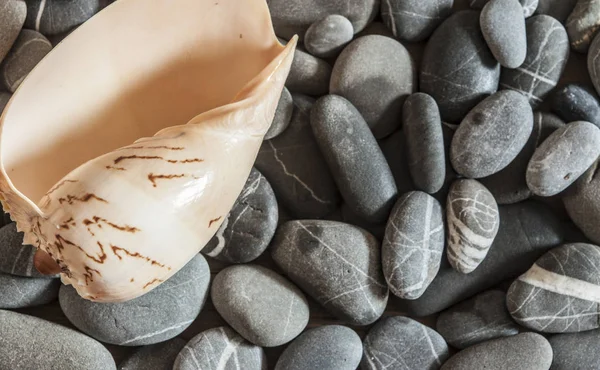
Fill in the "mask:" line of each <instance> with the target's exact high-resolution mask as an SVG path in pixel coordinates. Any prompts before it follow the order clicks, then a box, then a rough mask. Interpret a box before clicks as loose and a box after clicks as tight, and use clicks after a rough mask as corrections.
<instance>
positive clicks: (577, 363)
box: [548, 330, 600, 370]
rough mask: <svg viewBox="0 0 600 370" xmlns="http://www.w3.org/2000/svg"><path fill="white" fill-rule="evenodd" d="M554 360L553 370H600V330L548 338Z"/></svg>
mask: <svg viewBox="0 0 600 370" xmlns="http://www.w3.org/2000/svg"><path fill="white" fill-rule="evenodd" d="M548 342H550V345H551V346H552V352H553V354H554V358H553V360H552V367H551V369H552V370H573V369H599V368H600V357H598V342H600V330H589V331H584V332H581V333H566V334H556V335H553V336H551V337H550V338H548Z"/></svg>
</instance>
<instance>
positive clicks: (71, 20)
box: [25, 0, 102, 36]
mask: <svg viewBox="0 0 600 370" xmlns="http://www.w3.org/2000/svg"><path fill="white" fill-rule="evenodd" d="M101 2H102V1H101V0H27V20H26V21H25V27H27V28H30V29H32V30H36V31H38V32H41V33H43V34H44V35H47V36H49V35H56V34H59V33H63V32H67V31H69V30H71V29H72V28H74V27H76V26H79V25H80V24H82V23H83V22H85V21H87V20H88V19H89V18H91V17H92V16H93V15H94V14H96V13H97V12H98V11H99V10H100V4H101Z"/></svg>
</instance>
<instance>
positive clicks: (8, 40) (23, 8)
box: [0, 0, 27, 112]
mask: <svg viewBox="0 0 600 370" xmlns="http://www.w3.org/2000/svg"><path fill="white" fill-rule="evenodd" d="M26 16H27V5H26V4H25V2H24V1H19V0H0V63H1V62H2V59H4V57H5V56H6V54H8V51H9V50H10V48H11V46H12V45H13V43H14V42H15V40H16V39H17V37H18V36H19V32H21V28H23V23H25V17H26ZM1 111H2V109H0V112H1Z"/></svg>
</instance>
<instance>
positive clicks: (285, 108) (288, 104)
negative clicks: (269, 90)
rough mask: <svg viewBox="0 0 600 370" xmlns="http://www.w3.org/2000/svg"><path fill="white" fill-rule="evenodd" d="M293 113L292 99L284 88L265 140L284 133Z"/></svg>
mask: <svg viewBox="0 0 600 370" xmlns="http://www.w3.org/2000/svg"><path fill="white" fill-rule="evenodd" d="M293 112H294V100H293V99H292V94H290V91H289V90H288V89H287V88H286V87H284V88H283V90H282V91H281V96H280V97H279V103H278V104H277V110H276V111H275V117H273V122H271V127H269V131H267V133H266V134H265V140H270V139H272V138H274V137H276V136H279V135H280V134H281V133H282V132H284V131H285V129H286V128H288V126H289V125H290V121H291V120H292V113H293Z"/></svg>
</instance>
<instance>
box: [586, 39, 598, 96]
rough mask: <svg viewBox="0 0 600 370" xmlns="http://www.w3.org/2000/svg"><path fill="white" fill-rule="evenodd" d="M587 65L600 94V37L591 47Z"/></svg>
mask: <svg viewBox="0 0 600 370" xmlns="http://www.w3.org/2000/svg"><path fill="white" fill-rule="evenodd" d="M587 64H588V72H589V74H590V79H591V80H592V83H593V84H594V87H595V88H596V92H598V93H599V94H600V36H597V37H595V38H594V41H592V44H591V45H590V49H589V51H588V63H587Z"/></svg>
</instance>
